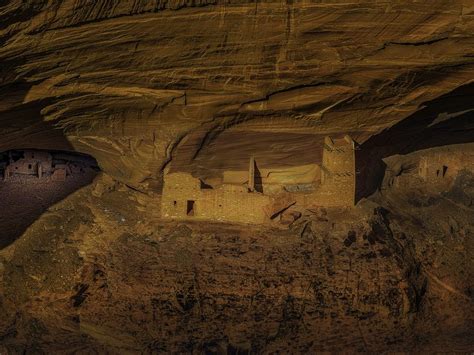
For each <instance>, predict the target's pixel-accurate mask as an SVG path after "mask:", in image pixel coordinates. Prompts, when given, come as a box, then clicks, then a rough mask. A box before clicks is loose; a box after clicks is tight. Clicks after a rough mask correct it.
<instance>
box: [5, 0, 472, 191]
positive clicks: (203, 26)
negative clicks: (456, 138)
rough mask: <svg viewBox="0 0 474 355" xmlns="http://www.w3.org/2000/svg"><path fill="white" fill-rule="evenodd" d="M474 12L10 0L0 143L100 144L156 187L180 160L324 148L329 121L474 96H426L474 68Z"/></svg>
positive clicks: (109, 158)
mask: <svg viewBox="0 0 474 355" xmlns="http://www.w3.org/2000/svg"><path fill="white" fill-rule="evenodd" d="M408 5H409V6H408ZM473 19H474V6H473V4H472V3H471V1H467V0H465V1H461V0H453V1H425V2H414V1H378V2H373V1H365V2H364V1H360V2H359V3H358V5H357V6H354V3H353V2H348V1H332V2H330V3H316V2H308V1H287V2H281V1H268V2H248V1H218V0H209V1H184V0H180V1H145V0H133V1H131V0H130V1H126V0H122V1H111V0H97V1H93V2H92V1H81V0H63V1H59V0H49V1H46V0H34V1H33V0H30V1H20V0H11V1H0V43H1V48H0V63H1V64H2V65H1V68H0V94H1V95H0V150H2V151H5V150H8V149H14V148H17V149H18V148H42V149H63V150H75V151H79V152H82V153H87V154H90V155H92V156H94V157H95V158H96V159H97V161H98V162H99V164H100V166H101V168H102V169H103V170H104V171H105V172H107V173H108V174H109V175H111V176H113V177H114V178H116V179H118V180H121V181H123V182H125V183H127V184H129V185H131V186H135V187H139V188H144V189H146V188H147V187H151V186H154V185H153V183H154V182H157V181H159V179H160V176H161V175H162V171H163V169H164V168H165V167H167V166H169V165H171V166H173V163H174V166H173V168H174V169H177V170H180V169H188V170H191V171H192V172H193V173H195V174H197V175H200V174H201V175H202V174H204V173H203V172H206V174H208V175H212V174H214V173H215V174H219V173H221V172H222V170H223V169H225V168H228V167H230V168H237V169H238V168H241V167H242V166H244V164H245V163H246V161H247V160H246V159H247V157H248V156H249V155H256V157H257V159H260V163H261V164H263V165H264V166H265V165H268V166H272V165H275V164H280V165H282V164H283V165H291V164H304V163H309V162H312V161H317V160H318V159H320V151H319V150H320V146H321V144H322V139H323V137H324V136H325V135H328V134H329V135H342V134H350V135H351V136H352V137H353V138H354V139H356V140H357V142H358V143H360V144H364V142H367V141H370V140H371V139H372V140H373V139H374V138H373V137H375V136H377V135H378V134H380V132H382V131H384V130H385V131H386V130H387V129H390V127H393V126H395V125H397V124H398V123H400V122H402V121H404V120H409V118H410V117H417V116H416V114H417V113H419V112H425V113H426V114H427V115H429V117H427V119H428V120H431V121H435V120H438V121H439V122H441V121H452V122H455V121H456V119H457V118H458V117H459V116H460V115H463V113H465V112H469V110H470V108H469V107H467V108H466V107H464V106H463V107H460V108H459V110H460V113H459V114H457V112H456V109H452V108H450V110H449V112H448V110H447V109H446V110H445V109H444V107H443V106H442V105H438V106H437V107H436V110H431V111H428V112H427V111H423V110H424V109H425V108H426V106H427V105H428V103H430V102H433V100H436V99H437V98H440V97H443V95H449V94H450V93H453V92H456V90H457V89H459V88H461V87H465V86H466V85H469V84H470V83H471V82H472V81H473V79H474V37H473V36H472V34H473V31H474V21H473ZM471 92H472V90H471V91H469V92H468V94H469V95H470V94H471ZM468 94H466V95H468ZM461 111H462V112H461ZM443 113H445V115H444V116H439V115H442V114H443ZM440 117H441V118H440ZM471 118H472V117H471ZM440 120H441V121H440ZM438 121H436V122H438ZM462 122H466V119H465V117H464V119H463V121H462ZM458 128H459V129H464V130H468V131H469V130H470V131H471V132H472V129H473V127H472V125H471V126H470V127H469V126H463V127H458ZM397 137H398V138H397V139H403V135H399V136H397ZM308 151H314V152H315V153H314V154H313V155H311V154H308ZM304 153H306V154H304ZM170 162H171V164H169V163H170ZM226 164H227V165H226Z"/></svg>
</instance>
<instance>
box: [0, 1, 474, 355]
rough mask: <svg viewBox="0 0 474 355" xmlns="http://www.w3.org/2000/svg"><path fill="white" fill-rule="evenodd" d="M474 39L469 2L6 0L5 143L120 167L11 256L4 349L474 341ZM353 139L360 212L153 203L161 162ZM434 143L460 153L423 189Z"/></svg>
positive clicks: (314, 154)
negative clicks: (239, 216)
mask: <svg viewBox="0 0 474 355" xmlns="http://www.w3.org/2000/svg"><path fill="white" fill-rule="evenodd" d="M473 34H474V6H473V4H471V1H470V0H450V1H424V2H415V1H409V0H399V1H388V0H387V1H377V2H375V1H357V2H354V1H344V0H335V1H323V2H311V1H286V2H283V1H268V2H258V1H257V2H248V1H244V0H242V1H221V0H205V1H204V0H203V1H184V0H182V1H181V0H180V1H177V0H173V1H165V0H160V1H144V0H133V1H128V0H96V1H84V0H49V1H46V0H27V1H21V0H0V44H1V46H0V64H1V66H0V152H1V151H6V150H9V149H26V148H36V149H54V150H66V151H67V150H70V151H79V152H82V153H87V154H90V155H91V156H93V157H94V158H96V159H97V161H98V163H99V165H100V167H101V169H102V171H103V172H104V173H103V174H101V175H100V177H99V178H98V179H97V180H96V181H95V182H94V184H93V185H91V186H87V187H84V188H82V189H81V190H79V191H76V192H75V193H74V194H72V195H70V196H68V197H66V198H65V199H64V200H62V201H60V202H58V201H57V200H54V203H56V202H58V203H56V204H54V205H51V206H50V204H51V203H53V202H51V203H50V202H48V203H47V204H48V206H47V207H48V208H43V209H42V212H44V213H42V214H41V215H39V216H38V219H37V220H36V221H35V222H34V223H33V224H32V225H31V226H25V228H26V230H25V232H24V233H23V234H22V235H21V236H20V238H18V240H16V241H15V242H14V243H12V244H11V245H9V246H8V247H7V248H4V249H2V250H0V353H2V352H10V353H14V354H16V353H25V352H26V353H65V352H67V353H71V352H83V353H91V352H96V353H105V352H108V353H160V352H162V353H168V352H194V353H230V354H235V353H248V352H250V353H270V352H282V353H295V352H297V353H314V352H317V351H334V352H341V351H345V352H351V351H360V352H377V353H378V352H387V351H392V352H395V351H411V352H420V351H425V352H435V351H436V352H439V351H442V352H447V351H451V352H452V351H454V352H472V351H473V350H474V343H473V341H472V339H474V333H473V329H474V307H473V297H474V296H473V295H474V285H473V280H474V264H473V262H472V260H474V255H473V251H474V244H473V243H474V239H473V236H474V224H473V223H474V212H473V203H474V202H473V201H474V176H473V174H474V169H473V168H472V156H473V153H472V152H473V147H472V143H473V142H474V125H473V122H474V120H473V110H474V104H473V101H472V97H473V96H474V83H473V79H474V60H473V58H474V35H473ZM345 134H349V135H350V136H351V137H353V138H354V139H356V140H357V142H358V143H360V144H361V146H360V150H359V151H358V152H357V159H356V161H357V172H358V174H357V185H358V191H357V193H358V196H357V200H358V204H357V206H356V207H355V208H352V209H324V208H320V209H318V210H304V209H303V210H296V209H295V211H293V213H297V214H296V216H297V218H287V217H288V216H282V217H281V218H282V219H283V220H285V221H286V220H288V221H289V227H288V228H287V229H283V228H281V227H279V228H275V227H249V226H245V225H239V224H235V225H229V224H217V223H216V224H213V223H191V222H189V223H188V222H187V223H184V222H183V223H179V222H165V221H163V220H161V219H160V217H161V216H160V211H159V206H160V200H161V196H160V191H161V190H160V187H161V182H162V175H163V174H162V173H163V171H164V169H165V168H166V167H169V166H171V168H172V169H173V170H175V171H185V172H190V173H192V174H193V175H194V176H195V177H200V178H203V179H209V180H212V179H217V180H218V179H219V178H221V177H222V173H223V171H225V170H229V169H230V170H246V169H247V167H248V161H249V157H250V156H254V157H255V158H256V160H257V161H258V163H259V166H260V167H262V168H265V169H266V168H272V167H275V166H278V167H288V166H299V165H305V164H310V163H320V162H321V152H322V145H323V139H324V137H325V136H326V135H330V136H332V137H335V138H338V137H342V136H344V135H345ZM448 145H449V146H450V147H451V148H446V147H442V146H448ZM440 147H441V148H440ZM453 147H454V148H453ZM433 149H434V152H435V153H436V154H438V152H439V153H440V154H441V155H442V156H449V155H450V154H458V153H459V152H464V153H463V154H465V157H468V158H466V159H468V160H466V163H464V162H463V160H462V159H460V160H459V159H458V160H456V159H453V160H449V161H450V162H454V163H453V164H454V165H455V166H456V169H455V173H453V175H449V174H448V177H449V181H448V182H447V183H443V184H441V185H440V184H434V183H433V184H432V183H426V184H425V183H419V179H418V177H416V178H415V180H416V183H414V184H412V181H415V180H413V176H411V175H410V174H414V173H413V167H412V165H413V162H414V161H418V160H419V159H420V158H422V157H428V156H429V154H431V153H432V152H433ZM453 152H454V153H453ZM170 162H171V164H169V163H170ZM449 171H450V174H451V171H452V170H451V169H450V170H449ZM396 181H398V182H396ZM3 192H4V193H5V191H3ZM7 192H8V191H7ZM45 193H46V195H47V191H45ZM6 195H8V193H6ZM368 196H370V197H368ZM37 197H38V198H42V195H41V194H39V195H38V196H37ZM62 197H64V196H62ZM364 197H368V198H365V199H364ZM24 200H25V196H23V197H22V199H20V200H19V201H18V202H21V201H24ZM0 207H1V208H2V209H6V208H8V206H7V204H6V203H5V200H0ZM15 207H18V206H15ZM33 207H35V206H33ZM43 207H45V206H43ZM295 208H296V207H295ZM14 211H15V210H14V209H9V210H8V211H7V213H4V214H3V217H2V218H0V219H3V220H5V219H6V217H7V216H9V215H12V213H13V214H14ZM290 212H291V211H288V214H289V213H290ZM1 242H2V241H0V244H1ZM10 242H11V241H9V243H10Z"/></svg>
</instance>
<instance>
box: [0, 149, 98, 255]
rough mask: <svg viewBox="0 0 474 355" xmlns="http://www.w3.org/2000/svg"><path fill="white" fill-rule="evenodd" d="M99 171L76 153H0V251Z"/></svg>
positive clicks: (43, 151)
mask: <svg viewBox="0 0 474 355" xmlns="http://www.w3.org/2000/svg"><path fill="white" fill-rule="evenodd" d="M98 171H99V168H98V166H97V162H96V161H95V159H94V158H92V157H90V156H87V155H84V154H79V153H75V152H66V151H50V150H34V149H26V150H24V149H18V150H9V151H6V152H2V153H0V201H2V214H1V216H0V248H4V247H7V246H8V245H10V244H11V243H13V242H14V241H15V240H16V239H17V238H18V237H20V236H21V235H22V234H23V232H24V231H25V230H26V229H27V228H28V227H29V226H30V225H31V224H32V223H33V222H34V221H35V220H36V219H38V218H39V217H40V216H41V215H42V214H43V213H45V212H46V211H47V210H48V209H49V208H50V207H52V206H53V205H54V204H56V203H57V202H59V201H61V200H63V199H64V198H66V197H67V196H68V195H70V194H71V193H73V192H74V191H76V190H78V189H80V188H82V187H84V186H86V185H88V184H90V183H91V182H92V181H93V179H94V177H95V176H96V175H97V174H98Z"/></svg>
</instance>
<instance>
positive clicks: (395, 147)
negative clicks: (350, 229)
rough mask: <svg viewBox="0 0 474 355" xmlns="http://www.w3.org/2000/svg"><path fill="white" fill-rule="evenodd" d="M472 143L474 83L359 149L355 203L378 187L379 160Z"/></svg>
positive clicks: (382, 166) (382, 170) (382, 168)
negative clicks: (396, 155)
mask: <svg viewBox="0 0 474 355" xmlns="http://www.w3.org/2000/svg"><path fill="white" fill-rule="evenodd" d="M470 110H472V111H470ZM449 115H452V116H451V117H450V116H449ZM472 142H474V83H471V84H466V85H463V86H461V87H459V88H457V89H455V90H453V91H451V92H450V93H448V94H445V95H442V96H440V97H438V98H436V99H434V100H432V101H429V102H427V103H426V104H425V107H424V108H423V109H421V110H419V111H417V112H416V113H414V114H412V115H411V116H409V117H407V118H406V119H404V120H403V121H401V122H399V123H397V124H396V125H394V126H392V127H390V128H388V129H386V130H384V131H382V132H381V133H379V134H377V135H374V136H372V137H371V138H369V139H368V140H367V141H366V142H364V143H363V144H362V145H361V146H360V149H359V150H357V151H356V171H357V176H356V181H357V189H356V202H357V201H359V200H360V199H362V198H365V197H368V196H370V195H372V194H373V193H374V192H376V191H377V190H378V189H379V188H380V186H381V183H382V180H383V177H384V174H385V168H386V165H385V163H384V162H383V160H382V159H384V158H386V157H389V156H391V155H395V154H400V155H404V154H409V153H412V152H415V151H418V150H422V149H429V148H435V147H441V146H445V145H452V144H462V143H472Z"/></svg>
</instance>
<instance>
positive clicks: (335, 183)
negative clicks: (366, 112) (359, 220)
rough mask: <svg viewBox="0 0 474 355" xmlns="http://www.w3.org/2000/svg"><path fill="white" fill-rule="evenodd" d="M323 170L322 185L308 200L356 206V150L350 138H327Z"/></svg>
mask: <svg viewBox="0 0 474 355" xmlns="http://www.w3.org/2000/svg"><path fill="white" fill-rule="evenodd" d="M321 171H322V176H321V187H320V188H319V189H318V190H317V191H315V192H314V193H312V194H311V196H310V197H308V199H307V200H313V201H314V202H313V203H314V204H315V205H320V206H328V207H333V206H354V204H355V187H356V186H355V183H356V182H355V151H354V143H353V141H352V140H350V138H347V139H340V140H334V141H333V140H331V139H329V138H328V139H326V141H325V144H324V150H323V163H322V166H321Z"/></svg>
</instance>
